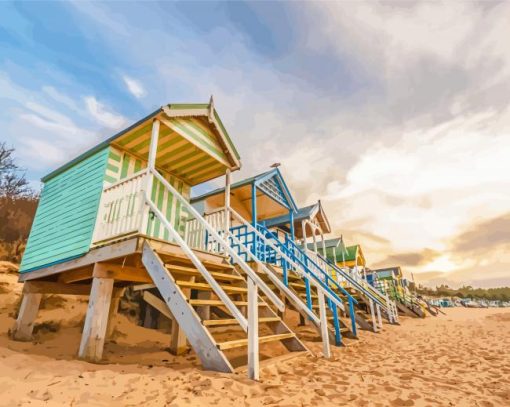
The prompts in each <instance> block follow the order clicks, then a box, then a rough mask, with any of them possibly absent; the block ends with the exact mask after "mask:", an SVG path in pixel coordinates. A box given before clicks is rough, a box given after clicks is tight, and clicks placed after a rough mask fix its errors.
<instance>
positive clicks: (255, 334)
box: [248, 277, 260, 380]
mask: <svg viewBox="0 0 510 407" xmlns="http://www.w3.org/2000/svg"><path fill="white" fill-rule="evenodd" d="M259 374H260V372H259V306H258V293H257V285H256V284H255V283H254V282H253V281H252V279H251V278H249V277H248V378H250V379H252V380H259V378H260V376H259Z"/></svg>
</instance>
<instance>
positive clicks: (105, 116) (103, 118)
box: [84, 96, 128, 129]
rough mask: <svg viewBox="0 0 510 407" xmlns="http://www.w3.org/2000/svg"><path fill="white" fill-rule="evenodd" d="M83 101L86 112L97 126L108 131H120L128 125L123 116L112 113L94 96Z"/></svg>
mask: <svg viewBox="0 0 510 407" xmlns="http://www.w3.org/2000/svg"><path fill="white" fill-rule="evenodd" d="M84 101H85V105H86V107H87V110H88V112H89V113H90V115H91V116H92V117H93V118H94V119H95V120H96V121H97V122H98V123H99V124H101V125H103V126H105V127H108V128H110V129H120V128H121V127H122V126H125V125H126V124H127V123H128V120H127V119H126V118H125V117H124V116H122V115H120V114H117V113H115V112H113V111H112V110H111V109H109V108H108V107H106V106H105V105H104V104H103V103H101V102H99V101H98V100H97V99H96V98H95V97H94V96H87V97H85V98H84Z"/></svg>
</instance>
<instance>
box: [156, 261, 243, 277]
mask: <svg viewBox="0 0 510 407" xmlns="http://www.w3.org/2000/svg"><path fill="white" fill-rule="evenodd" d="M165 266H166V268H167V269H168V270H169V271H171V272H172V273H173V274H183V275H187V276H198V277H201V276H202V274H201V273H200V272H199V271H198V270H197V269H196V268H193V267H186V266H176V265H172V264H165ZM209 272H210V273H211V275H212V276H213V277H214V278H215V279H216V280H219V281H232V280H236V281H244V277H242V276H240V275H237V274H227V273H220V272H217V271H209Z"/></svg>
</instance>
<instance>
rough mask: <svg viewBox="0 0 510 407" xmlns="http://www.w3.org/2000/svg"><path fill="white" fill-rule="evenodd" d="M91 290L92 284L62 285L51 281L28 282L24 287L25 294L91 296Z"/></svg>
mask: <svg viewBox="0 0 510 407" xmlns="http://www.w3.org/2000/svg"><path fill="white" fill-rule="evenodd" d="M90 289H91V285H90V284H62V283H54V282H50V281H27V282H26V283H25V284H24V285H23V293H24V294H25V293H30V294H60V295H89V294H90Z"/></svg>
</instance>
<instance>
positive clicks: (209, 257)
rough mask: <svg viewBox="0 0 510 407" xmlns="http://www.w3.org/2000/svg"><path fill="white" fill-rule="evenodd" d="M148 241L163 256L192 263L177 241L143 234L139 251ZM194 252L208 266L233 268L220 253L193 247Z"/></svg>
mask: <svg viewBox="0 0 510 407" xmlns="http://www.w3.org/2000/svg"><path fill="white" fill-rule="evenodd" d="M145 241H147V242H148V243H150V245H151V247H152V248H153V249H154V250H155V251H156V252H157V253H158V254H159V255H160V256H161V257H162V258H164V257H165V256H169V257H173V258H177V259H181V260H182V261H184V262H187V263H190V259H189V258H188V257H187V256H186V254H184V252H183V251H182V249H181V248H180V247H179V245H178V244H176V243H171V242H165V241H163V240H159V239H153V238H150V237H149V238H148V237H145V236H143V237H142V238H140V240H139V242H138V251H140V252H141V251H142V250H143V244H144V242H145ZM193 253H194V254H195V256H197V257H198V259H199V260H200V261H201V262H202V264H204V265H205V266H206V267H208V268H209V266H211V268H213V267H218V268H232V266H231V265H230V264H225V263H224V261H225V259H226V258H225V256H222V255H219V254H213V253H209V252H206V251H203V250H197V249H193Z"/></svg>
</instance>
